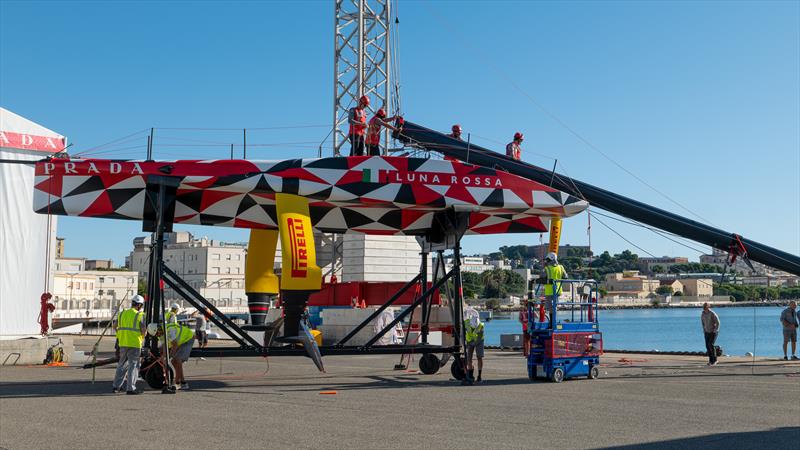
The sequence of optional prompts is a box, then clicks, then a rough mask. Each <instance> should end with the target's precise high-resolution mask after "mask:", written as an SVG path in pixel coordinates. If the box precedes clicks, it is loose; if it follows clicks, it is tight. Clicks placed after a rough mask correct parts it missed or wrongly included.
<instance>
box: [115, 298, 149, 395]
mask: <svg viewBox="0 0 800 450" xmlns="http://www.w3.org/2000/svg"><path fill="white" fill-rule="evenodd" d="M142 306H144V298H143V297H142V296H141V295H134V296H133V298H132V299H131V307H130V308H129V309H126V310H124V311H122V312H120V313H119V315H118V316H117V326H116V332H117V342H118V344H119V362H117V372H116V373H115V374H114V382H113V383H112V392H114V393H116V392H122V384H123V383H124V382H125V376H126V371H127V378H128V385H127V394H128V395H136V394H139V391H137V390H136V381H137V380H138V378H139V358H140V357H141V356H142V344H144V332H145V324H144V312H142Z"/></svg>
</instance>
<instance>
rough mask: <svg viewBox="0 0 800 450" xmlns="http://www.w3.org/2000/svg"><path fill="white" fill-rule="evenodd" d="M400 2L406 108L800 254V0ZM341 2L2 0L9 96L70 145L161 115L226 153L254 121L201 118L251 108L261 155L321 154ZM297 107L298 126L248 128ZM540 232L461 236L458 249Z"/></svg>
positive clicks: (89, 239) (569, 237)
mask: <svg viewBox="0 0 800 450" xmlns="http://www.w3.org/2000/svg"><path fill="white" fill-rule="evenodd" d="M396 10H397V12H398V17H399V19H400V24H399V33H398V34H397V35H398V36H399V54H398V55H397V56H398V60H399V71H400V77H399V80H400V90H401V100H402V106H403V110H402V113H403V114H404V116H405V117H406V118H407V119H408V120H411V121H413V122H416V123H420V124H424V125H426V126H429V127H431V128H436V129H441V130H448V129H449V128H450V126H451V125H452V124H453V123H460V124H461V125H462V126H463V128H464V131H465V133H467V132H468V133H471V139H472V140H474V142H476V143H478V144H480V145H483V146H486V147H489V148H492V149H495V150H499V151H501V150H502V149H503V145H504V144H505V143H507V142H508V141H510V140H511V136H512V135H513V133H514V132H515V131H522V132H524V133H525V137H526V139H525V142H524V145H523V159H524V160H526V161H528V162H530V163H533V164H537V165H540V166H542V167H547V168H552V167H553V164H554V162H555V160H556V159H557V161H558V170H559V171H560V172H563V173H566V174H568V175H569V176H572V177H574V178H576V179H579V180H582V181H585V182H588V183H591V184H594V185H597V186H600V187H603V188H604V189H607V190H611V191H613V192H617V193H619V194H623V195H626V196H629V197H633V198H635V199H637V200H639V201H642V202H645V203H648V204H651V205H654V206H658V207H661V208H663V209H666V210H669V211H672V212H675V213H678V214H682V215H686V216H688V217H690V218H693V219H695V220H698V221H702V222H704V223H709V224H711V225H714V226H716V227H719V228H722V229H723V230H726V231H730V232H736V233H739V234H741V235H743V236H745V237H748V238H750V239H754V240H756V241H759V242H762V243H765V244H768V245H772V246H774V247H777V248H779V249H782V250H784V251H788V252H790V253H794V254H800V2H796V1H779V2H768V1H758V2H746V1H736V2H724V1H714V2H682V1H676V2H669V1H662V2H501V1H491V2H490V1H474V2H456V1H450V2H444V1H440V2H436V1H432V2H412V1H404V0H400V1H399V3H398V4H397V9H396ZM333 13H334V8H333V2H331V1H324V2H322V1H320V2H300V1H298V2H212V1H208V2H188V1H187V2H178V1H173V2H72V1H62V2H55V1H54V2H36V1H24V2H22V1H20V2H17V1H8V0H0V105H2V106H3V107H5V108H7V109H9V110H11V111H14V112H16V113H18V114H20V115H22V116H24V117H27V118H29V119H31V120H33V121H35V122H38V123H40V124H42V125H44V126H46V127H48V128H50V129H52V130H54V131H56V132H59V133H61V134H63V135H66V136H67V137H68V138H69V141H70V142H71V143H72V144H73V146H72V147H71V148H70V151H71V153H73V154H75V153H82V152H83V153H85V154H86V155H93V156H96V157H109V158H143V157H144V156H145V153H144V152H145V143H146V134H147V133H146V131H145V130H149V128H151V127H155V128H156V132H155V135H156V138H155V145H154V155H155V157H156V158H159V157H160V158H164V159H175V158H186V159H193V158H197V157H203V158H214V157H218V158H227V157H229V156H230V147H229V144H230V143H235V144H239V143H240V142H241V139H242V136H241V132H239V131H221V130H208V128H235V129H239V128H250V129H251V131H249V132H248V138H247V139H248V158H253V159H280V158H290V157H291V158H294V157H314V156H316V154H317V149H318V147H319V145H320V143H321V142H323V140H325V138H326V135H327V134H328V131H329V130H330V127H331V121H332V104H333V101H332V100H333V92H332V87H333V22H334V21H333ZM287 126H292V127H302V128H290V129H286V128H282V129H263V130H258V131H254V130H252V129H254V128H271V127H287ZM176 128H183V129H176ZM186 128H191V129H190V130H187V129H186ZM131 134H133V136H131V137H130V138H128V139H125V140H121V141H119V142H116V143H112V144H110V145H105V146H103V144H106V143H108V142H110V141H114V140H117V139H120V138H123V137H126V136H129V135H131ZM275 144H278V145H275ZM324 146H325V147H327V148H330V141H329V140H328V141H327V142H326V143H325V144H324ZM236 151H237V154H238V152H240V151H241V148H237V149H236ZM598 213H604V212H602V211H598ZM606 225H607V226H608V227H610V228H611V229H613V230H614V231H611V229H609V228H606ZM587 226H588V220H587V215H586V214H585V213H583V214H581V215H579V216H576V217H574V218H572V219H569V220H567V221H566V223H565V229H564V232H563V235H562V243H568V244H573V245H587V244H588V243H589V239H590V237H591V245H592V249H593V250H594V251H595V252H602V251H604V250H608V251H610V252H612V253H617V252H620V251H622V250H624V249H631V250H632V251H634V252H635V253H638V254H639V255H640V256H647V255H648V254H652V255H656V256H662V255H670V256H688V257H689V258H690V259H692V260H697V257H698V256H699V254H700V253H701V252H702V251H708V247H705V246H702V245H699V244H694V243H688V245H689V247H692V248H689V247H687V246H685V245H684V243H683V242H682V241H680V240H679V242H680V243H676V242H673V241H670V240H667V239H665V238H663V237H662V236H660V235H657V234H655V233H653V232H651V231H648V230H645V229H642V228H640V227H637V226H634V225H630V224H626V223H622V222H619V221H617V220H614V219H610V218H607V217H602V216H601V217H593V219H592V227H591V235H589V234H588V233H587ZM177 229H188V230H189V231H191V232H193V233H194V234H195V235H198V236H209V237H212V238H217V239H221V240H225V241H246V240H247V231H246V230H238V229H225V228H215V227H193V226H178V227H177ZM143 234H144V233H142V231H141V224H138V223H136V222H121V221H112V220H106V219H85V218H71V217H66V218H65V217H62V218H59V222H58V235H59V236H62V237H64V238H66V253H67V255H68V256H84V257H88V258H99V259H108V258H110V259H114V260H116V261H117V262H119V263H121V262H123V261H124V257H125V256H126V255H127V254H128V253H129V252H130V250H131V249H132V243H131V241H132V239H133V238H134V237H136V236H140V235H143ZM539 239H540V237H539V235H502V236H487V237H479V238H478V237H467V238H465V239H464V241H463V248H464V252H465V253H466V254H473V253H483V252H487V253H488V252H491V251H496V250H497V248H498V247H500V246H502V245H516V244H538V243H539ZM544 239H545V240H547V236H546V235H545V236H544ZM634 245H635V246H634Z"/></svg>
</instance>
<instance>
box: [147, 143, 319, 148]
mask: <svg viewBox="0 0 800 450" xmlns="http://www.w3.org/2000/svg"><path fill="white" fill-rule="evenodd" d="M316 143H317V142H316V141H301V142H275V143H271V144H251V143H249V142H248V143H247V147H248V148H250V147H278V146H281V145H284V146H292V145H308V144H316ZM233 146H234V148H236V147H241V146H242V145H241V144H233ZM168 147H193V148H196V147H224V148H230V147H231V144H230V142H228V143H220V144H164V145H161V146H159V148H168Z"/></svg>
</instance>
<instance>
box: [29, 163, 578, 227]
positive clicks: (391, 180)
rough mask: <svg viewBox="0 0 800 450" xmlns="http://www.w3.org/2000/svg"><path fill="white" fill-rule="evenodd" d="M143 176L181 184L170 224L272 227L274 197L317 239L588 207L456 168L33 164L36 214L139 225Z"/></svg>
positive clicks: (530, 221) (544, 222)
mask: <svg viewBox="0 0 800 450" xmlns="http://www.w3.org/2000/svg"><path fill="white" fill-rule="evenodd" d="M149 175H161V176H163V175H168V176H173V177H176V178H180V185H179V186H178V190H177V194H176V195H177V204H176V207H175V217H174V222H175V223H187V224H198V225H209V226H226V227H238V228H257V229H258V228H260V229H275V228H277V226H276V223H277V216H276V211H275V194H276V193H288V194H295V195H302V196H304V197H307V198H308V199H309V207H310V212H311V222H312V224H313V225H314V227H315V228H317V229H318V230H320V231H323V232H335V233H363V234H385V235H421V234H424V233H425V232H426V231H427V230H428V229H429V228H430V226H431V223H432V220H433V216H434V214H435V213H436V212H437V211H441V210H443V209H445V208H450V207H455V208H457V209H459V210H461V211H471V215H470V220H469V228H468V230H467V234H499V233H532V232H542V231H547V227H548V224H549V221H550V218H551V217H570V216H573V215H575V214H578V213H580V212H581V211H583V210H585V209H586V208H587V207H588V203H587V202H585V201H584V200H581V199H579V198H576V197H573V196H571V195H569V194H566V193H564V192H560V191H557V190H555V189H553V188H551V187H549V186H545V185H543V184H540V183H536V182H534V181H531V180H528V179H525V178H522V177H519V176H516V175H512V174H509V173H507V172H504V171H498V170H495V169H491V168H488V167H481V166H475V165H472V164H466V163H462V162H459V161H447V160H435V159H426V158H405V157H398V156H351V157H339V158H319V159H288V160H283V161H247V160H219V161H207V160H206V161H192V160H186V161H169V162H158V161H114V160H103V159H73V160H63V159H52V160H48V161H41V162H38V163H37V164H36V179H35V183H34V205H33V207H34V210H35V211H36V212H38V213H41V214H48V213H49V214H56V215H68V216H83V217H106V218H112V219H127V220H142V218H143V217H144V212H145V210H146V208H145V201H146V196H145V187H146V182H145V180H146V179H147V177H148V176H149Z"/></svg>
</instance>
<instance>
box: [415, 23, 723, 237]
mask: <svg viewBox="0 0 800 450" xmlns="http://www.w3.org/2000/svg"><path fill="white" fill-rule="evenodd" d="M430 10H431V9H430V8H429V11H430ZM433 14H434V15H435V16H437V18H438V19H439V22H440V23H444V24H445V26H446V27H447V28H450V29H451V30H454V28H453V27H451V26H449V25H448V24H447V23H445V22H444V20H443V19H442V18H441V16H439V14H438V13H436V12H435V11H434V12H433ZM456 31H457V30H456ZM459 34H460V33H459ZM467 42H468V41H466V40H464V39H459V43H461V44H462V45H464V46H466V47H468V49H469V50H471V51H472V53H473V54H477V55H478V56H479V57H480V58H481V59H483V61H484V62H485V63H487V65H488V66H489V67H490V68H492V69H493V70H494V71H495V72H497V73H498V74H499V75H500V76H501V77H502V78H504V79H505V80H506V82H508V83H509V84H510V85H511V86H512V87H513V88H514V89H516V90H517V91H519V92H520V93H521V94H522V95H523V96H524V97H525V98H527V99H528V100H529V101H530V102H531V103H533V104H534V105H536V107H537V108H539V109H540V110H541V111H542V112H543V113H544V114H545V115H547V116H548V117H550V119H552V120H553V121H555V122H556V123H557V124H559V125H560V126H561V127H562V128H564V129H565V130H567V131H568V132H569V133H570V134H572V135H573V136H574V137H575V138H577V139H578V140H579V141H581V142H582V143H583V144H585V145H586V146H587V147H589V148H591V149H592V150H594V151H596V152H597V153H599V154H601V155H602V156H603V157H604V158H606V159H607V160H609V161H610V162H611V163H613V164H614V165H615V166H617V167H618V168H620V169H621V170H623V171H624V172H626V173H627V174H628V175H630V176H632V177H633V178H635V179H636V180H638V181H639V182H640V183H642V184H644V185H645V186H647V187H649V188H650V189H652V190H653V191H655V192H656V193H658V194H659V195H661V196H662V197H664V198H666V199H667V200H669V201H670V202H672V203H674V204H675V205H677V206H679V207H680V208H681V209H683V210H684V211H686V212H688V213H690V214H692V215H693V216H695V217H697V218H699V219H701V220H703V221H705V222H706V223H709V224H711V225H714V226H716V225H715V224H714V223H713V222H711V221H710V220H708V219H705V218H703V217H702V216H700V215H699V214H697V213H695V212H694V211H692V210H690V209H689V208H687V207H685V206H683V205H682V204H680V203H678V202H677V201H675V200H673V199H672V198H671V197H669V196H668V195H667V194H665V193H663V192H661V191H660V190H658V189H656V188H655V187H654V186H652V185H650V184H649V183H647V182H646V181H644V180H643V179H642V178H640V177H638V176H637V175H636V174H634V173H633V172H631V171H630V170H628V169H626V168H625V167H624V166H622V164H620V163H618V162H617V161H616V160H615V159H614V158H612V157H611V156H609V155H608V154H606V153H605V152H603V151H602V150H600V149H599V148H598V147H596V146H595V145H594V144H592V143H591V142H589V140H588V139H586V138H584V137H583V136H582V135H581V134H579V133H578V132H577V131H575V130H574V129H572V127H570V126H569V125H567V123H566V122H564V121H563V120H561V118H560V117H558V116H557V115H555V114H554V113H552V112H550V110H548V109H547V108H545V107H544V105H542V104H541V103H539V102H538V101H537V100H536V99H535V98H534V97H533V96H531V95H530V94H528V92H527V91H525V90H524V89H522V88H521V87H520V86H519V85H518V84H517V83H516V82H514V80H513V79H512V78H511V77H510V76H509V75H508V74H506V72H505V71H503V70H502V69H500V68H499V67H498V66H497V65H496V64H494V63H493V62H492V61H490V60H489V59H488V58H487V57H486V56H484V55H483V53H482V52H480V51H478V50H477V49H475V48H474V47H472V46H471V45H469V44H468V43H467Z"/></svg>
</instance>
